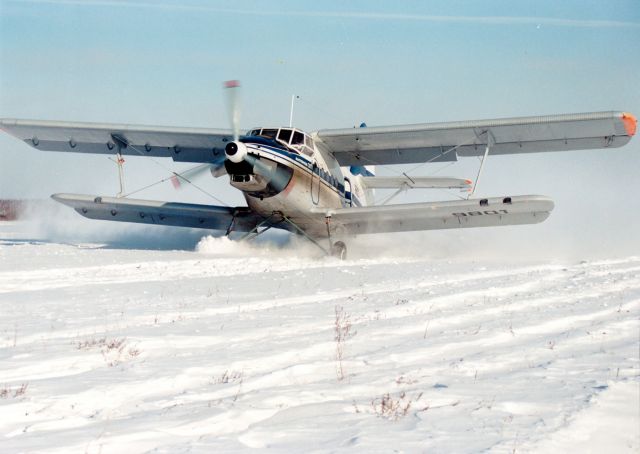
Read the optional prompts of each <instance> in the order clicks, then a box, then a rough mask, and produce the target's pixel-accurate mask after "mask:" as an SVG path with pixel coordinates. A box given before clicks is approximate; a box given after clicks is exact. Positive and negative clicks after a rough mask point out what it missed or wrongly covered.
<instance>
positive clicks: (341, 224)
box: [0, 81, 637, 258]
mask: <svg viewBox="0 0 640 454" xmlns="http://www.w3.org/2000/svg"><path fill="white" fill-rule="evenodd" d="M225 88H226V90H227V93H229V99H230V102H229V106H230V117H231V126H232V127H231V129H230V130H229V129H208V128H178V127H161V126H139V125H127V124H102V123H84V122H60V121H41V120H18V119H0V129H2V130H4V131H5V132H7V133H8V134H11V135H13V136H15V137H17V138H18V139H20V140H22V141H23V142H25V143H26V144H27V145H29V146H31V147H34V148H36V149H38V150H46V151H59V152H76V153H98V154H107V155H115V156H116V157H117V163H118V165H119V168H120V170H121V164H122V161H123V159H122V156H123V155H131V156H149V157H165V158H172V159H173V160H174V161H176V162H191V163H199V164H200V166H199V167H198V168H197V169H196V171H197V172H201V171H202V170H203V169H204V170H205V171H208V172H210V173H211V175H212V176H213V177H220V176H223V175H225V174H226V175H228V177H229V183H230V184H231V186H232V187H234V188H236V189H238V190H240V191H242V193H243V195H244V198H245V200H246V203H247V206H238V207H228V206H217V205H204V204H191V203H178V202H160V201H151V200H137V199H131V198H128V197H107V196H95V195H82V194H53V195H52V196H51V197H52V198H53V199H54V200H56V201H58V202H60V203H63V204H65V205H68V206H70V207H71V208H73V209H74V210H75V211H76V212H78V213H79V214H81V215H82V216H84V217H87V218H90V219H99V220H110V221H121V222H134V223H144V224H158V225H167V226H179V227H191V228H204V229H213V230H222V231H225V233H226V235H230V234H231V233H233V232H241V233H242V239H252V238H255V237H256V236H258V235H260V234H262V233H264V232H265V231H267V230H269V229H271V228H278V229H284V230H287V231H289V232H292V233H295V234H300V235H302V236H304V237H306V238H307V239H309V240H310V241H311V242H313V243H314V244H316V245H317V246H318V247H319V248H320V249H322V250H323V251H324V252H325V253H326V254H328V255H333V256H336V257H339V258H345V257H346V252H347V247H346V242H347V240H348V238H350V237H352V236H355V235H359V234H370V233H384V232H406V231H415V230H434V229H456V228H469V227H490V226H505V225H519V224H535V223H539V222H542V221H544V220H545V219H547V217H548V216H549V214H550V213H551V211H552V210H553V208H554V204H553V201H552V200H551V199H550V198H548V197H545V196H540V195H515V196H512V195H507V196H500V197H490V198H473V194H474V191H475V188H476V186H477V184H478V180H479V178H480V176H481V172H482V168H483V165H484V163H485V161H486V158H487V156H488V155H489V154H491V155H505V154H519V153H538V152H554V151H569V150H584V149H611V148H617V147H621V146H623V145H625V144H627V143H628V142H629V141H630V140H631V137H632V136H633V135H634V134H635V132H636V128H637V120H636V118H635V117H634V116H633V115H632V114H630V113H627V112H617V111H607V112H590V113H576V114H563V115H549V116H534V117H517V118H503V119H488V120H476V121H455V122H446V123H421V124H410V125H398V126H380V127H366V125H365V124H362V125H361V127H359V128H346V129H320V130H318V131H315V132H312V133H307V132H305V131H303V130H301V129H299V128H295V127H293V126H292V125H291V124H290V125H289V126H287V127H276V126H274V127H256V128H252V129H250V130H248V131H247V132H246V133H245V134H244V135H241V134H240V129H239V109H238V105H237V90H238V89H239V83H238V81H228V82H226V83H225ZM470 156H476V157H482V161H481V163H480V167H479V170H478V174H477V177H476V181H475V183H472V182H471V181H470V180H467V179H459V178H448V177H419V176H410V175H407V174H406V173H402V174H401V175H399V176H395V177H381V176H375V174H374V171H375V168H376V167H377V166H387V165H397V164H412V163H433V162H454V161H457V159H458V158H463V157H470ZM187 173H188V172H187ZM187 173H184V174H179V173H174V174H173V176H172V177H173V178H174V179H175V180H180V181H184V182H187V183H191V178H192V177H191V176H188V175H187ZM192 173H196V172H192ZM121 176H122V174H121ZM121 181H122V178H121ZM383 188H384V189H396V192H395V193H394V194H392V196H391V197H389V198H388V199H387V200H385V202H383V203H380V204H375V201H374V199H373V191H374V190H375V189H383ZM416 188H449V189H452V188H453V189H455V188H457V189H460V190H466V191H468V193H469V195H468V197H467V198H466V199H465V198H462V199H461V200H447V201H435V202H422V203H403V204H388V202H389V201H390V200H391V198H393V196H395V195H397V194H398V193H400V192H402V191H403V190H407V189H416ZM122 192H123V191H122V183H121V194H119V195H122ZM327 240H328V242H327V243H325V244H326V245H327V246H328V247H326V246H323V243H324V242H325V241H327Z"/></svg>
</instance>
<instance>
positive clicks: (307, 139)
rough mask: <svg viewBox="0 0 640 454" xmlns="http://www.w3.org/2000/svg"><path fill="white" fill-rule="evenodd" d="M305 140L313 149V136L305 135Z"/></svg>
mask: <svg viewBox="0 0 640 454" xmlns="http://www.w3.org/2000/svg"><path fill="white" fill-rule="evenodd" d="M304 142H305V145H306V146H308V147H309V148H311V149H312V150H313V140H311V137H309V136H304Z"/></svg>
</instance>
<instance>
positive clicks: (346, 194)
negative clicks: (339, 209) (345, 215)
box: [344, 177, 353, 207]
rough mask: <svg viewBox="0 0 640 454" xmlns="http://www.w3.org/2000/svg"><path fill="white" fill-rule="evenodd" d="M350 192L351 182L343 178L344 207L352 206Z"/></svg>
mask: <svg viewBox="0 0 640 454" xmlns="http://www.w3.org/2000/svg"><path fill="white" fill-rule="evenodd" d="M351 194H352V192H351V180H349V179H348V178H347V177H345V179H344V201H345V205H346V206H348V207H350V206H353V201H352V195H351Z"/></svg>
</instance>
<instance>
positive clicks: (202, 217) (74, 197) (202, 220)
mask: <svg viewBox="0 0 640 454" xmlns="http://www.w3.org/2000/svg"><path fill="white" fill-rule="evenodd" d="M51 197H52V198H53V199H54V200H56V201H57V202H60V203H64V204H65V205H68V206H70V207H71V208H73V209H74V210H76V211H77V212H78V213H80V214H81V215H82V216H84V217H86V218H90V219H100V220H104V221H120V222H136V223H142V224H157V225H171V226H176V227H194V228H200V229H213V230H227V229H228V228H229V227H231V225H232V223H233V230H234V231H237V232H249V231H251V230H252V229H253V228H254V227H255V226H256V225H257V224H258V223H260V222H261V221H262V220H263V218H262V217H261V216H258V215H257V214H255V213H254V212H252V211H251V210H250V209H249V208H246V207H237V208H231V207H220V206H211V205H196V204H193V203H176V202H158V201H154V200H135V199H125V198H114V197H96V196H92V195H79V194H54V195H52V196H51Z"/></svg>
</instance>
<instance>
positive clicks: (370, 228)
mask: <svg viewBox="0 0 640 454" xmlns="http://www.w3.org/2000/svg"><path fill="white" fill-rule="evenodd" d="M551 210H553V201H551V199H549V198H547V197H544V196H538V195H525V196H515V197H495V198H490V199H474V200H453V201H446V202H428V203H406V204H401V205H378V206H371V207H362V208H360V207H358V208H337V209H333V210H332V209H320V208H317V209H315V210H314V211H316V212H318V213H322V214H324V215H325V216H329V217H331V223H332V224H337V225H339V226H341V227H342V228H344V229H345V230H346V232H347V233H350V234H363V233H384V232H407V231H412V230H440V229H458V228H466V227H493V226H500V225H516V224H536V223H538V222H542V221H544V220H545V219H547V217H548V216H549V213H550V212H551Z"/></svg>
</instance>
